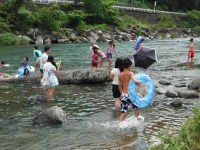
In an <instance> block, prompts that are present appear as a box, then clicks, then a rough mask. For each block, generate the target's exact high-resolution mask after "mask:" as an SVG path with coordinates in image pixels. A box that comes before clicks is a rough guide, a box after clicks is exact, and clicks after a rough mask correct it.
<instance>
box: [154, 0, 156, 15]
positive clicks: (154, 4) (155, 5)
mask: <svg viewBox="0 0 200 150" xmlns="http://www.w3.org/2000/svg"><path fill="white" fill-rule="evenodd" d="M155 11H156V1H155V2H154V13H155Z"/></svg>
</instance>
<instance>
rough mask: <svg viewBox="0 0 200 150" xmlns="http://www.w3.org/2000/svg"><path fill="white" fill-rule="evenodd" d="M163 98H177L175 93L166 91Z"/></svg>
mask: <svg viewBox="0 0 200 150" xmlns="http://www.w3.org/2000/svg"><path fill="white" fill-rule="evenodd" d="M165 96H167V97H169V98H177V97H178V94H177V93H176V92H175V91H167V92H166V93H165Z"/></svg>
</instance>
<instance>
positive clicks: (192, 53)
mask: <svg viewBox="0 0 200 150" xmlns="http://www.w3.org/2000/svg"><path fill="white" fill-rule="evenodd" d="M191 57H192V58H193V57H194V51H193V50H189V52H188V58H191Z"/></svg>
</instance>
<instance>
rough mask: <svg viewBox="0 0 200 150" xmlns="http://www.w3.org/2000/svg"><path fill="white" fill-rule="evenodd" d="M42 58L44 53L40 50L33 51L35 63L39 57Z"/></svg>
mask: <svg viewBox="0 0 200 150" xmlns="http://www.w3.org/2000/svg"><path fill="white" fill-rule="evenodd" d="M41 56H42V52H41V51H40V50H34V51H33V61H34V62H35V61H36V59H37V57H41Z"/></svg>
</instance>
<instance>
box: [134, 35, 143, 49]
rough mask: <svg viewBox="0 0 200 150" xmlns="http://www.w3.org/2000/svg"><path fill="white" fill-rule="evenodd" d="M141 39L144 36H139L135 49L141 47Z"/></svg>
mask: <svg viewBox="0 0 200 150" xmlns="http://www.w3.org/2000/svg"><path fill="white" fill-rule="evenodd" d="M141 40H142V37H141V36H139V37H138V38H137V41H136V42H135V50H138V48H139V46H140V42H141Z"/></svg>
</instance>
